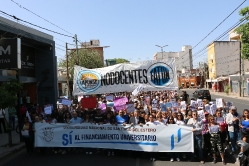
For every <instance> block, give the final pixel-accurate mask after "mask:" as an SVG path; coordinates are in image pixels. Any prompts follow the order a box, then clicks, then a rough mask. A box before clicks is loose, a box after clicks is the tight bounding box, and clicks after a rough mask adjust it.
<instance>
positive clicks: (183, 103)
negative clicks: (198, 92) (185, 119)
mask: <svg viewBox="0 0 249 166" xmlns="http://www.w3.org/2000/svg"><path fill="white" fill-rule="evenodd" d="M186 107H187V106H186V102H185V101H181V109H182V110H186Z"/></svg>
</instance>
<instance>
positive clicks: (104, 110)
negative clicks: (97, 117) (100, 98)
mask: <svg viewBox="0 0 249 166" xmlns="http://www.w3.org/2000/svg"><path fill="white" fill-rule="evenodd" d="M100 109H101V110H102V112H106V104H105V103H102V104H101V105H100Z"/></svg>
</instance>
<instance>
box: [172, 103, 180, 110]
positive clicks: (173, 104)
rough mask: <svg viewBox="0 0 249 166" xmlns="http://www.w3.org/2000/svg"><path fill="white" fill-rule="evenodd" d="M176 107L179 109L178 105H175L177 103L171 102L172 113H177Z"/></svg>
mask: <svg viewBox="0 0 249 166" xmlns="http://www.w3.org/2000/svg"><path fill="white" fill-rule="evenodd" d="M178 107H179V106H178V103H177V102H172V108H173V109H172V111H173V112H177V111H178Z"/></svg>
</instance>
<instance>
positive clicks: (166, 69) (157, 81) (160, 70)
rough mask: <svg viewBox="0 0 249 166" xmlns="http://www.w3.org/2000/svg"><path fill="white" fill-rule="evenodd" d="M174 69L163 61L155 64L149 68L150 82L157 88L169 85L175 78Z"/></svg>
mask: <svg viewBox="0 0 249 166" xmlns="http://www.w3.org/2000/svg"><path fill="white" fill-rule="evenodd" d="M173 73H174V72H173V69H172V68H171V67H170V66H169V65H167V64H166V63H163V62H158V63H155V64H153V65H152V66H150V67H149V69H148V70H147V76H148V77H149V78H148V81H149V83H150V84H151V85H152V86H154V87H156V88H163V87H165V86H169V85H170V84H171V83H172V81H173V80H174V74H173Z"/></svg>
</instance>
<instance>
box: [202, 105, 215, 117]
mask: <svg viewBox="0 0 249 166" xmlns="http://www.w3.org/2000/svg"><path fill="white" fill-rule="evenodd" d="M204 108H205V110H206V111H207V112H208V113H209V114H211V111H210V105H209V104H206V105H205V107H204ZM212 115H213V114H212Z"/></svg>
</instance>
